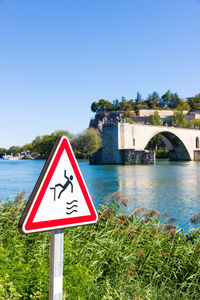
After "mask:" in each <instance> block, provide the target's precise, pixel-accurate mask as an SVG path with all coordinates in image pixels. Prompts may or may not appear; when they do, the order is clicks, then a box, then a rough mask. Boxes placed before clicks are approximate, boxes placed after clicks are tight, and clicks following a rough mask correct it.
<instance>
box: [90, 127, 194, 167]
mask: <svg viewBox="0 0 200 300" xmlns="http://www.w3.org/2000/svg"><path fill="white" fill-rule="evenodd" d="M159 133H160V134H162V135H163V136H164V141H165V144H166V146H167V148H168V149H169V150H170V152H169V156H170V159H171V160H200V130H197V129H186V128H177V127H165V126H152V125H142V124H128V123H118V124H106V125H104V127H103V145H102V148H101V149H100V150H99V151H98V152H96V153H95V154H93V156H92V157H91V160H90V163H91V164H136V163H145V164H146V163H147V164H148V163H153V162H154V160H155V155H154V153H153V152H149V151H147V150H146V147H147V145H148V143H149V141H150V140H151V139H152V138H153V137H154V136H156V135H157V134H159Z"/></svg>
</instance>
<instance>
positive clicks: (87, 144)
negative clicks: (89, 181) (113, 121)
mask: <svg viewBox="0 0 200 300" xmlns="http://www.w3.org/2000/svg"><path fill="white" fill-rule="evenodd" d="M61 134H64V135H66V136H67V137H68V139H69V140H70V142H71V145H72V148H73V150H74V153H75V155H76V157H77V158H88V157H89V156H90V155H91V154H92V153H93V152H95V151H97V150H98V148H99V147H100V146H101V136H100V134H99V132H98V131H97V130H96V129H94V128H89V129H86V130H85V131H84V132H83V133H81V134H78V135H77V136H74V135H73V134H71V133H70V132H69V131H64V130H59V131H55V132H53V133H52V134H50V135H42V136H37V137H36V138H35V139H34V140H33V141H32V143H30V144H26V145H24V146H22V147H19V146H12V147H10V148H9V149H5V148H0V157H1V156H2V155H4V154H5V153H8V154H10V153H12V154H13V155H18V154H20V153H21V152H22V151H26V152H28V153H29V154H30V155H31V156H33V157H36V158H40V159H46V158H47V157H48V155H49V153H50V151H51V149H52V147H53V145H54V143H55V140H56V138H57V136H58V135H61Z"/></svg>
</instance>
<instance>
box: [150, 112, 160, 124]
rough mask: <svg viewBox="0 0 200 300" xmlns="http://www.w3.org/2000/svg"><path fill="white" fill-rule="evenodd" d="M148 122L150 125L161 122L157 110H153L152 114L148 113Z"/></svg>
mask: <svg viewBox="0 0 200 300" xmlns="http://www.w3.org/2000/svg"><path fill="white" fill-rule="evenodd" d="M150 124H151V125H162V124H163V120H162V119H161V117H160V115H159V112H158V111H155V112H154V114H153V115H150Z"/></svg>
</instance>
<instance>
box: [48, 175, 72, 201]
mask: <svg viewBox="0 0 200 300" xmlns="http://www.w3.org/2000/svg"><path fill="white" fill-rule="evenodd" d="M64 177H65V178H66V179H67V181H66V182H65V184H61V183H57V184H56V185H55V187H51V188H50V189H51V190H54V201H55V200H56V188H57V187H59V186H60V187H61V188H62V190H61V191H60V193H59V195H58V199H59V198H60V196H61V194H62V193H63V192H64V191H65V190H66V189H67V188H68V186H70V185H71V193H73V183H72V180H73V176H72V175H70V177H68V176H67V174H66V170H64Z"/></svg>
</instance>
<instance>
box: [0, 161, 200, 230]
mask: <svg viewBox="0 0 200 300" xmlns="http://www.w3.org/2000/svg"><path fill="white" fill-rule="evenodd" d="M44 163H45V161H42V160H20V161H4V160H2V159H0V199H1V200H3V201H4V200H5V199H7V198H9V199H10V200H11V199H13V198H14V197H15V195H16V193H18V192H19V191H25V192H26V193H27V194H29V193H30V192H31V191H32V189H33V187H34V185H35V183H36V181H37V178H38V176H39V174H40V172H41V170H42V167H43V166H44ZM79 166H80V169H81V171H82V174H83V177H84V179H85V182H86V184H87V187H88V189H89V192H90V194H91V195H92V196H94V203H95V206H96V207H98V204H99V201H100V200H101V199H102V198H104V197H105V196H106V195H108V194H110V193H113V192H116V191H122V192H123V193H124V195H125V197H126V198H127V199H128V201H129V202H128V206H127V208H126V209H125V212H126V213H129V214H130V213H131V212H133V211H134V210H135V209H136V208H139V207H147V208H148V209H155V210H158V211H160V212H161V213H164V212H166V213H167V216H166V217H165V218H163V219H162V221H163V222H165V221H166V219H167V218H170V217H175V218H177V219H178V220H177V221H176V223H175V224H176V225H178V226H179V227H180V228H183V229H184V231H185V232H187V231H188V229H189V228H191V225H190V222H189V221H190V218H191V217H192V216H193V215H195V214H198V213H200V176H199V174H200V163H199V162H193V161H189V162H169V161H168V160H160V161H157V163H156V164H155V165H148V166H147V165H146V166H141V165H137V166H118V165H112V166H108V165H103V166H90V165H89V164H88V162H87V161H79ZM193 227H194V226H193Z"/></svg>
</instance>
